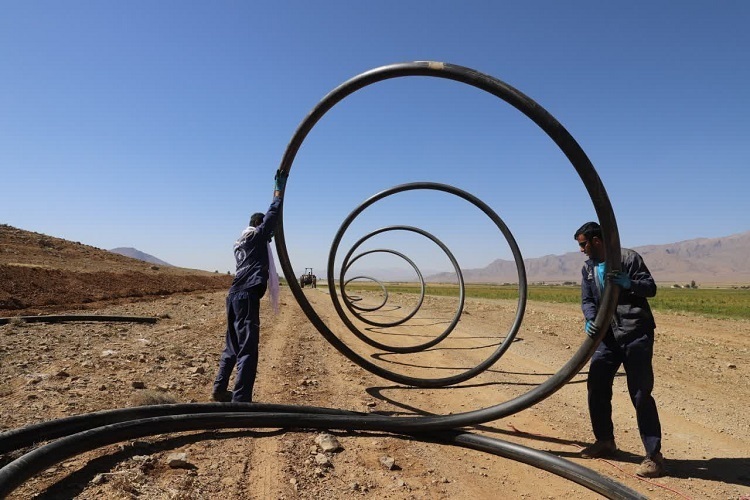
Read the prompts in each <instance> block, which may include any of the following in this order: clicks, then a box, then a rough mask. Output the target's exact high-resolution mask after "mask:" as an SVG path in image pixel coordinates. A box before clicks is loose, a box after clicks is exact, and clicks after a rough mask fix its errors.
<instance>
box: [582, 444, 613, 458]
mask: <svg viewBox="0 0 750 500" xmlns="http://www.w3.org/2000/svg"><path fill="white" fill-rule="evenodd" d="M616 451H617V445H616V444H615V440H614V439H603V440H601V441H599V440H597V441H596V442H595V443H594V444H592V445H589V446H587V447H586V448H584V449H583V450H581V458H603V457H611V456H612V455H614V454H615V452H616Z"/></svg>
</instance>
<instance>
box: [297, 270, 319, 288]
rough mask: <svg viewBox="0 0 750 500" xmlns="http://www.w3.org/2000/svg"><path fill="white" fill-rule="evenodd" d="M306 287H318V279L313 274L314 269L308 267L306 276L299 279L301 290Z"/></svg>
mask: <svg viewBox="0 0 750 500" xmlns="http://www.w3.org/2000/svg"><path fill="white" fill-rule="evenodd" d="M305 285H310V286H311V287H313V288H317V287H318V278H317V276H315V275H314V274H313V270H312V267H306V268H305V274H303V275H302V276H300V277H299V286H300V288H305Z"/></svg>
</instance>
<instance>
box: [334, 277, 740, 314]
mask: <svg viewBox="0 0 750 500" xmlns="http://www.w3.org/2000/svg"><path fill="white" fill-rule="evenodd" d="M357 289H360V290H365V289H367V290H375V291H379V290H380V286H379V285H377V284H375V283H372V284H370V283H361V284H360V283H356V284H355V283H350V284H349V285H348V286H347V290H348V291H350V292H352V291H355V290H357ZM396 292H404V293H419V285H418V284H408V283H396V284H393V283H389V284H388V293H396ZM426 293H427V294H428V295H443V296H458V286H456V285H449V284H428V285H427V289H426ZM466 296H467V297H478V298H486V299H517V298H518V290H517V289H516V288H515V287H514V286H507V285H474V284H469V285H466ZM528 299H529V300H530V301H532V300H535V301H541V302H563V303H566V302H567V303H574V304H579V303H580V301H581V289H580V287H579V286H529V296H528ZM649 303H650V304H651V307H652V308H653V309H655V310H660V311H676V312H688V313H695V314H701V315H704V316H710V317H714V318H743V319H750V290H747V289H745V290H742V289H730V288H705V289H702V288H698V289H688V288H666V287H661V288H659V290H658V292H657V294H656V297H653V298H651V299H649Z"/></svg>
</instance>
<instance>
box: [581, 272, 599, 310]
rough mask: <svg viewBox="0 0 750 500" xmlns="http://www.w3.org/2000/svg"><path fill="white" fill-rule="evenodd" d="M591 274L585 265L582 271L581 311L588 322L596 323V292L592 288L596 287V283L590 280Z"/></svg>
mask: <svg viewBox="0 0 750 500" xmlns="http://www.w3.org/2000/svg"><path fill="white" fill-rule="evenodd" d="M591 272H592V271H591V270H590V269H589V267H588V265H584V266H583V269H581V310H582V311H583V317H584V318H586V320H589V321H594V318H596V310H597V307H596V298H595V295H594V293H595V291H594V289H593V288H592V286H596V283H595V282H594V280H590V279H588V276H589V275H590V274H591Z"/></svg>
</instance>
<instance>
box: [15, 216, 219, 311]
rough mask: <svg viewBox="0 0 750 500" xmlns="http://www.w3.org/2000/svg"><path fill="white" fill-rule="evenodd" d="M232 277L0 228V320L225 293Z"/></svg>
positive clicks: (41, 235)
mask: <svg viewBox="0 0 750 500" xmlns="http://www.w3.org/2000/svg"><path fill="white" fill-rule="evenodd" d="M231 280H232V277H231V276H229V275H225V274H224V275H221V274H217V273H209V272H207V271H199V270H196V269H184V268H179V267H172V266H156V265H153V264H150V263H148V262H144V261H140V260H137V259H132V258H129V257H125V256H122V255H119V254H116V253H112V252H108V251H106V250H102V249H100V248H96V247H92V246H88V245H84V244H81V243H74V242H70V241H67V240H64V239H61V238H54V237H51V236H47V235H44V234H40V233H34V232H30V231H24V230H21V229H17V228H14V227H11V226H8V225H0V316H16V315H31V314H39V313H46V312H51V311H56V310H60V309H71V308H74V309H88V308H91V307H92V306H94V305H97V306H98V305H101V304H102V303H103V302H112V301H118V300H122V299H139V298H144V297H156V296H165V295H171V294H174V293H184V292H193V291H211V290H221V289H226V288H228V287H229V285H230V284H231Z"/></svg>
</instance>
